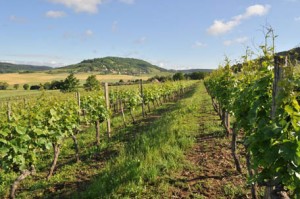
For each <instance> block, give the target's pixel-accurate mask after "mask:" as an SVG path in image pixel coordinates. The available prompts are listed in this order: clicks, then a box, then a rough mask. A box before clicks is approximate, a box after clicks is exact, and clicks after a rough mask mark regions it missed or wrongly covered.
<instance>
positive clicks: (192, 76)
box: [185, 72, 208, 80]
mask: <svg viewBox="0 0 300 199" xmlns="http://www.w3.org/2000/svg"><path fill="white" fill-rule="evenodd" d="M207 74H208V73H206V72H192V73H187V74H185V76H186V78H187V79H192V80H201V79H204V77H205V76H206V75H207Z"/></svg>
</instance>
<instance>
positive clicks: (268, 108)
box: [205, 31, 300, 198]
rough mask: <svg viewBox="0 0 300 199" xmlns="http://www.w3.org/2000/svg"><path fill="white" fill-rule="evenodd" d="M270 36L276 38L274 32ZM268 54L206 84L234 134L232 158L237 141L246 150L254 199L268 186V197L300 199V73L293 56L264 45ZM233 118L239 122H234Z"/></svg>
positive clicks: (218, 73)
mask: <svg viewBox="0 0 300 199" xmlns="http://www.w3.org/2000/svg"><path fill="white" fill-rule="evenodd" d="M268 33H269V34H268V35H267V36H266V41H267V40H268V38H272V35H271V34H273V32H272V31H269V32H268ZM261 48H262V51H263V55H262V56H261V57H259V58H257V59H249V55H250V53H249V51H247V53H246V56H244V57H243V58H244V60H243V62H242V64H240V65H235V66H231V65H230V62H229V61H228V60H226V62H225V66H224V67H220V68H219V69H218V70H216V71H214V72H213V73H212V74H211V75H210V76H209V77H207V78H206V79H205V85H206V88H207V91H208V93H209V94H210V95H211V97H212V103H213V105H214V107H215V109H216V110H217V112H218V113H219V115H220V117H221V118H222V121H223V124H224V126H225V127H226V129H227V132H228V134H229V133H231V134H232V154H233V157H234V160H235V164H236V168H237V170H238V171H239V172H240V173H242V171H241V169H242V168H241V165H240V163H239V158H238V156H237V154H236V152H235V147H236V139H237V136H239V137H241V139H242V143H243V145H244V147H245V149H246V152H247V154H246V159H247V171H248V176H249V184H251V186H252V191H251V192H252V198H257V197H258V196H257V190H256V189H257V186H260V187H262V186H264V187H265V193H264V194H265V198H289V197H292V198H300V105H299V104H300V92H299V91H300V90H299V89H300V74H299V73H296V72H295V71H296V70H298V69H297V67H298V68H299V66H296V65H295V63H292V62H293V61H290V60H289V59H288V57H280V56H277V55H276V54H275V53H274V47H273V46H272V47H267V46H262V47H261ZM229 116H231V117H232V118H233V119H232V121H231V125H232V127H231V126H230V120H229Z"/></svg>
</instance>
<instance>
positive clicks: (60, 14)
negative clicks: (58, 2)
mask: <svg viewBox="0 0 300 199" xmlns="http://www.w3.org/2000/svg"><path fill="white" fill-rule="evenodd" d="M45 16H46V17H49V18H60V17H64V16H66V13H65V12H63V11H54V10H49V11H48V12H46V14H45Z"/></svg>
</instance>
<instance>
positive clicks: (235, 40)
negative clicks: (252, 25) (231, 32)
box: [223, 37, 249, 46]
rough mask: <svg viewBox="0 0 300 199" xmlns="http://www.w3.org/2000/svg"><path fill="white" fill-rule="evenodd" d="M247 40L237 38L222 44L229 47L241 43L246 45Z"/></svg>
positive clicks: (245, 38)
mask: <svg viewBox="0 0 300 199" xmlns="http://www.w3.org/2000/svg"><path fill="white" fill-rule="evenodd" d="M248 40H249V38H248V37H238V38H236V39H233V40H226V41H224V42H223V44H224V45H225V46H231V45H233V44H243V43H246V42H247V41H248Z"/></svg>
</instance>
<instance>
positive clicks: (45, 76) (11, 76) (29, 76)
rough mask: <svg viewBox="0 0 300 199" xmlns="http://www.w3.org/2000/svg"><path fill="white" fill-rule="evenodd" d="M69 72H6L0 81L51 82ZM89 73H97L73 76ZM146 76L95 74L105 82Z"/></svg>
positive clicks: (79, 76) (145, 77)
mask: <svg viewBox="0 0 300 199" xmlns="http://www.w3.org/2000/svg"><path fill="white" fill-rule="evenodd" d="M68 75H69V73H57V74H49V73H25V74H19V73H7V74H0V81H1V82H7V83H8V84H9V85H14V84H26V83H27V84H39V83H45V82H51V81H53V80H63V79H65V78H66V77H67V76H68ZM90 75H97V73H78V74H75V77H76V78H77V79H79V80H81V81H84V80H86V79H87V77H88V76H90ZM148 78H149V77H148V76H131V75H97V79H98V80H100V81H107V82H117V81H119V80H121V79H122V80H124V81H128V80H135V79H143V80H146V79H148Z"/></svg>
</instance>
